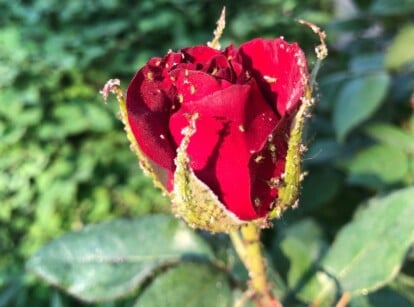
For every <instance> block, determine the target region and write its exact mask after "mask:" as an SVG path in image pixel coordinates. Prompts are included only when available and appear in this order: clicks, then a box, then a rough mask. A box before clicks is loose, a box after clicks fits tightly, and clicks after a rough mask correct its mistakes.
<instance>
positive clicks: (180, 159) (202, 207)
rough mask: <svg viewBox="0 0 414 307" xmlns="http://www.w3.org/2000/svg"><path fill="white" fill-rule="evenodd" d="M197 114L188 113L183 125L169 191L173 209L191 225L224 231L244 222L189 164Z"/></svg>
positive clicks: (237, 226) (228, 230)
mask: <svg viewBox="0 0 414 307" xmlns="http://www.w3.org/2000/svg"><path fill="white" fill-rule="evenodd" d="M197 117H198V115H197V114H194V115H193V116H191V118H190V124H189V126H188V127H186V128H184V130H183V134H184V138H183V140H182V142H181V144H180V146H179V148H178V150H177V157H176V158H175V165H176V170H175V173H174V188H173V191H172V193H171V200H172V211H173V213H174V214H175V215H176V216H178V217H181V218H182V219H184V220H185V221H186V222H187V224H188V225H189V226H190V227H193V228H199V229H203V230H208V231H210V232H226V233H227V232H230V231H232V230H237V229H239V228H240V226H242V225H243V224H245V223H246V222H244V221H242V220H240V219H239V218H238V217H237V216H235V215H234V214H233V213H232V212H230V211H228V210H227V209H226V207H225V206H224V205H223V203H221V201H220V200H219V199H218V197H217V195H215V194H214V192H213V191H211V189H210V188H209V187H208V186H207V185H206V184H205V183H204V182H202V181H201V180H200V179H198V178H197V176H196V175H195V174H194V171H193V170H192V169H191V167H190V165H189V162H190V158H189V157H188V155H187V148H188V144H189V142H190V138H191V136H192V135H193V134H194V133H195V131H196V128H195V121H196V119H197Z"/></svg>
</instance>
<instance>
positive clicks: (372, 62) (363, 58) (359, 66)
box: [349, 52, 384, 73]
mask: <svg viewBox="0 0 414 307" xmlns="http://www.w3.org/2000/svg"><path fill="white" fill-rule="evenodd" d="M383 67H384V54H383V53H382V52H378V53H368V54H360V55H356V56H354V57H353V58H352V59H351V61H350V63H349V69H350V70H351V71H352V72H354V73H366V72H367V71H378V70H380V69H382V68H383Z"/></svg>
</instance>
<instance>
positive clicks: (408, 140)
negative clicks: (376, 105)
mask: <svg viewBox="0 0 414 307" xmlns="http://www.w3.org/2000/svg"><path fill="white" fill-rule="evenodd" d="M365 132H366V133H367V134H368V135H369V136H371V137H373V138H374V139H376V140H378V141H379V142H381V143H383V144H387V145H390V146H395V147H397V148H400V149H402V150H404V151H407V152H410V153H414V137H413V136H412V135H411V134H410V133H409V132H406V131H404V130H402V129H400V128H397V127H395V126H392V125H387V124H372V125H369V126H368V127H367V128H366V129H365Z"/></svg>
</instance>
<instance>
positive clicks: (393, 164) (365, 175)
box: [349, 145, 409, 187]
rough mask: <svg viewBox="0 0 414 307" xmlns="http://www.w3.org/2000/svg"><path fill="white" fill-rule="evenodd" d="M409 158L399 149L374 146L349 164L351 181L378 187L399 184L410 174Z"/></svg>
mask: <svg viewBox="0 0 414 307" xmlns="http://www.w3.org/2000/svg"><path fill="white" fill-rule="evenodd" d="M408 167H409V164H408V156H407V155H406V154H405V153H404V152H403V151H402V150H401V149H399V148H397V147H392V146H388V145H374V146H371V147H369V148H368V149H365V150H363V151H361V152H359V153H358V154H357V155H356V156H355V158H353V160H351V162H350V164H349V175H350V177H349V181H350V182H352V183H362V184H366V185H369V186H374V187H375V186H376V185H378V184H381V183H385V184H390V183H394V182H398V181H400V180H402V179H403V178H404V176H405V175H407V173H408V169H409V168H408Z"/></svg>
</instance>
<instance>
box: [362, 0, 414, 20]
mask: <svg viewBox="0 0 414 307" xmlns="http://www.w3.org/2000/svg"><path fill="white" fill-rule="evenodd" d="M413 10H414V1H413V0H399V1H398V3H396V2H394V1H390V0H376V1H374V2H373V3H372V5H371V7H370V11H371V12H372V13H374V14H378V15H384V16H387V15H399V14H409V13H410V12H412V11H413Z"/></svg>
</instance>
